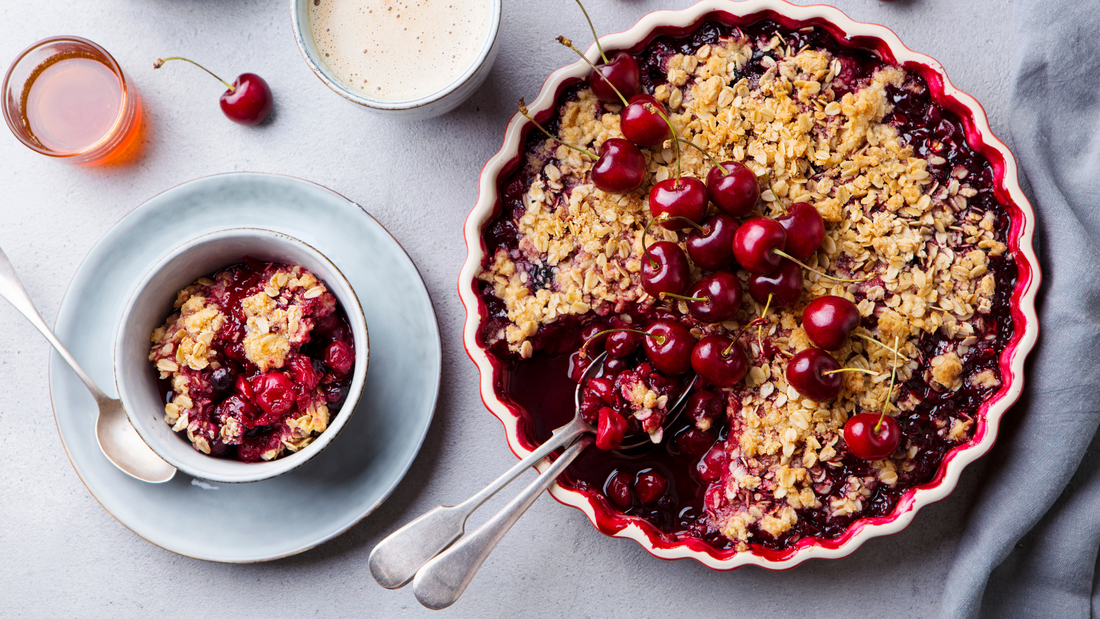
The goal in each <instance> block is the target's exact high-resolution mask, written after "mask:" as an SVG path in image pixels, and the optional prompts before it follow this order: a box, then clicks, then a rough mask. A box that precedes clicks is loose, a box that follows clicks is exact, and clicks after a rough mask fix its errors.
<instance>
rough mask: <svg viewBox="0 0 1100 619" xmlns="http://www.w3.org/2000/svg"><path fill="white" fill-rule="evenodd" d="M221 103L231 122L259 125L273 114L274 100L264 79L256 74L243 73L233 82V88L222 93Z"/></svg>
mask: <svg viewBox="0 0 1100 619" xmlns="http://www.w3.org/2000/svg"><path fill="white" fill-rule="evenodd" d="M219 102H220V103H221V106H222V113H223V114H225V116H226V117H227V118H229V120H232V121H233V122H235V123H240V124H242V125H258V124H260V123H262V122H263V121H264V119H266V118H267V116H268V115H269V114H271V108H272V106H273V105H274V98H272V96H271V88H270V87H268V85H267V82H266V81H264V78H262V77H260V76H259V75H256V74H255V73H241V74H240V75H238V76H237V79H235V80H233V88H231V89H229V90H227V91H225V92H224V93H222V96H221V98H220V99H219Z"/></svg>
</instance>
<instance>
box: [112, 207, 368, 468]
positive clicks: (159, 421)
mask: <svg viewBox="0 0 1100 619" xmlns="http://www.w3.org/2000/svg"><path fill="white" fill-rule="evenodd" d="M245 257H250V258H255V259H257V260H261V261H264V262H278V263H282V264H291V265H299V266H301V267H303V268H305V269H306V270H308V271H310V272H312V273H313V274H314V275H316V276H317V277H318V278H319V279H320V280H321V281H323V282H324V283H325V285H326V286H327V287H328V289H329V291H330V292H332V294H333V295H334V296H335V297H336V299H337V301H339V303H340V305H341V306H342V307H343V309H344V313H345V314H346V315H347V318H348V323H349V324H350V326H351V331H352V335H353V336H354V338H355V370H354V371H353V373H352V380H351V385H350V387H349V389H348V396H347V399H346V400H345V401H344V404H343V405H342V406H341V407H340V409H339V410H338V411H332V412H333V414H332V416H331V422H330V423H329V426H328V429H326V430H325V431H324V432H322V433H321V434H320V436H318V437H317V438H316V439H314V441H313V442H312V443H310V444H309V445H308V446H306V448H305V449H302V450H300V451H298V452H296V453H292V454H288V455H285V456H283V457H281V458H278V459H276V460H271V461H267V462H240V461H237V460H229V459H225V458H216V457H212V456H209V455H206V454H204V453H201V452H199V451H197V450H196V449H194V448H193V447H192V446H191V443H190V442H189V441H188V440H187V438H186V437H185V436H180V435H177V434H176V433H175V432H173V431H172V428H171V426H169V425H168V424H167V423H166V422H165V421H164V400H163V399H162V398H161V395H160V391H159V390H158V389H157V370H156V369H155V368H154V367H153V365H152V363H151V362H150V361H149V347H150V345H151V341H150V336H151V334H152V333H153V330H154V329H155V328H157V327H159V326H161V325H163V324H164V321H165V319H167V318H168V315H169V314H171V313H172V311H174V308H173V302H174V301H175V299H176V294H177V293H178V292H179V291H180V290H183V289H184V288H186V287H187V286H189V285H190V284H192V283H194V281H195V280H196V279H198V278H199V277H202V276H205V275H209V274H211V273H216V272H217V271H219V270H221V269H224V268H226V267H229V266H232V265H234V264H239V263H240V262H241V261H242V260H243V259H244V258H245ZM369 349H370V347H369V342H368V340H367V323H366V319H365V318H364V316H363V308H362V307H361V306H360V305H359V299H358V298H357V297H356V295H355V291H354V290H352V287H351V284H349V283H348V281H347V279H345V278H344V276H343V274H341V273H340V270H339V269H337V268H336V266H335V265H334V264H332V262H330V261H329V260H328V259H327V258H325V257H324V255H322V254H321V253H320V252H319V251H317V250H316V249H314V248H312V247H310V246H309V245H307V244H305V243H303V242H302V241H299V240H298V239H295V238H293V237H290V236H287V235H285V234H282V233H279V232H273V231H270V230H259V229H253V228H234V229H230V230H222V231H219V232H212V233H209V234H205V235H202V236H199V237H197V238H194V239H192V240H190V241H188V242H186V243H184V244H183V245H182V246H180V247H178V248H176V249H175V250H173V251H172V252H171V253H169V254H168V255H167V256H165V257H164V258H163V259H161V260H160V262H158V263H157V264H156V266H154V267H153V268H152V269H151V270H150V271H149V272H148V274H146V276H145V277H144V279H142V281H141V283H140V284H138V286H137V288H136V289H135V290H134V292H133V294H132V295H131V297H130V300H129V302H128V303H127V304H126V309H125V310H124V311H123V313H122V320H121V321H120V322H119V327H118V333H117V334H116V337H115V363H114V365H115V384H116V386H117V388H118V395H119V399H121V400H122V404H123V406H125V408H126V414H127V415H128V416H129V418H130V423H132V424H133V425H134V428H135V429H136V430H137V431H138V434H140V435H141V438H142V439H143V440H144V441H145V442H146V443H147V444H148V445H149V447H150V448H151V449H152V450H153V451H155V452H156V453H157V455H159V456H160V457H162V458H164V459H165V461H167V462H168V463H169V464H171V465H172V466H175V467H176V468H178V469H179V470H180V471H182V472H184V473H186V474H188V475H191V476H192V477H198V478H201V479H207V480H210V481H217V482H225V483H239V482H252V481H260V480H263V479H269V478H271V477H275V476H278V475H282V474H283V473H287V472H289V471H291V470H294V469H295V468H297V467H299V466H301V465H302V464H305V463H306V462H307V461H308V460H310V459H311V458H313V457H314V456H316V455H317V454H319V453H320V452H321V451H322V450H324V448H325V447H327V446H328V445H329V443H331V442H332V440H333V439H334V438H336V435H338V434H339V433H340V431H341V430H342V429H343V428H344V426H345V425H347V422H348V419H349V418H350V417H351V415H352V413H353V412H355V406H356V404H357V403H358V402H359V397H360V395H361V393H362V391H363V385H364V382H365V379H366V374H367V360H368V355H369Z"/></svg>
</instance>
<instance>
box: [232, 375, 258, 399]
mask: <svg viewBox="0 0 1100 619" xmlns="http://www.w3.org/2000/svg"><path fill="white" fill-rule="evenodd" d="M233 386H234V388H235V389H236V390H237V393H239V394H241V395H242V396H244V399H246V400H254V399H255V398H256V395H255V394H254V393H253V392H252V384H251V383H249V382H248V379H247V378H245V376H244V374H238V375H237V382H236V383H235V384H234V385H233Z"/></svg>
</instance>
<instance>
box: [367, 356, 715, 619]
mask: <svg viewBox="0 0 1100 619" xmlns="http://www.w3.org/2000/svg"><path fill="white" fill-rule="evenodd" d="M606 357H607V353H602V354H600V355H599V356H598V357H596V358H594V359H593V360H592V363H591V364H590V365H589V366H588V368H587V369H586V370H585V373H584V376H583V377H582V378H581V380H580V381H579V383H578V385H577V390H576V392H575V394H574V403H575V405H576V409H575V410H576V412H575V413H574V416H573V419H572V420H571V421H570V422H569V423H567V424H565V425H564V426H561V427H560V428H558V429H557V430H554V432H553V433H552V434H551V435H550V438H549V439H547V441H546V442H545V443H543V444H542V445H540V446H539V447H538V448H537V449H535V451H533V452H531V454H530V455H528V456H527V457H526V458H523V459H522V460H520V461H519V462H518V463H516V465H515V466H513V467H512V468H511V469H509V470H508V472H506V473H504V474H503V475H501V476H500V477H499V478H497V479H496V480H494V481H493V482H492V483H490V484H489V485H488V486H487V487H486V488H485V489H484V490H482V491H481V492H478V493H477V494H475V495H474V496H472V497H470V498H469V499H467V500H466V501H464V502H462V503H460V504H458V505H455V506H454V507H444V506H440V507H436V508H435V509H433V510H431V511H429V512H428V513H426V514H424V515H423V516H421V517H419V518H417V519H416V520H413V521H412V522H410V523H409V524H407V525H405V526H404V527H402V528H400V529H398V530H397V531H395V532H394V533H392V534H391V535H390V536H389V537H387V538H386V539H384V540H382V541H381V542H379V543H378V545H377V546H375V547H374V550H373V551H371V554H370V558H369V560H368V566H369V567H370V571H371V574H372V575H373V576H374V579H375V580H377V581H378V584H380V585H382V586H383V587H386V588H387V589H396V588H399V587H402V586H404V585H405V584H407V583H408V582H409V581H410V580H412V579H413V577H416V583H415V584H414V591H415V593H416V596H417V599H419V600H420V603H421V604H423V605H425V606H427V607H428V608H436V609H439V608H445V607H447V606H450V605H451V604H453V603H454V601H455V600H457V599H458V597H459V596H460V595H462V592H463V591H464V590H465V589H466V586H467V585H468V584H469V583H470V580H472V579H473V576H474V573H476V572H477V569H478V568H479V567H480V566H481V564H482V563H484V562H485V559H486V558H488V556H489V553H490V552H492V550H493V548H494V547H495V546H496V545H497V542H499V541H500V540H501V539H502V538H503V537H504V534H505V533H507V532H508V530H509V529H510V528H511V527H512V525H513V524H515V522H516V521H517V520H519V517H520V516H521V515H523V513H524V512H525V511H527V508H528V507H530V506H531V504H532V503H534V502H535V499H537V498H538V497H539V495H540V494H541V493H542V491H543V490H545V489H546V488H548V487H549V486H550V484H552V483H553V482H554V480H556V479H557V477H558V475H559V474H561V472H562V471H563V470H565V468H566V467H567V466H569V464H570V462H572V461H573V459H574V458H576V457H577V456H578V455H580V453H581V452H582V451H583V450H584V449H585V448H586V447H588V445H590V444H591V443H592V442H593V439H592V436H590V435H592V434H595V432H596V429H595V428H593V427H592V425H591V424H589V423H588V422H586V421H585V420H584V418H583V417H582V416H581V412H580V410H581V386H582V385H584V383H585V380H586V379H588V378H589V377H592V376H594V375H595V374H596V373H597V372H598V371H599V370H600V369H601V368H602V367H603V362H604V359H606ZM697 381H698V377H695V378H693V379H692V381H691V382H690V383H689V384H688V385H687V386H686V387H685V388H684V390H683V392H682V393H681V394H680V397H679V398H678V399H677V400H676V402H675V403H674V404H673V405H672V406H671V407H670V408H669V417H668V425H671V423H672V422H674V421H675V420H676V417H677V416H678V415H679V414H680V412H681V411H682V410H683V404H684V402H685V401H686V400H687V396H688V394H689V393H690V392H691V390H692V389H693V388H694V387H695V384H696V382H697ZM586 435H589V436H586ZM648 441H649V439H648V437H641V438H640V439H639V440H636V441H633V442H631V443H624V444H623V445H622V446H620V450H621V449H632V448H637V447H639V446H641V445H643V444H644V443H646V442H648ZM566 446H569V447H568V449H566V450H565V452H564V453H562V455H560V456H558V458H557V459H556V460H554V462H553V463H552V464H551V465H550V467H549V468H547V469H546V471H545V472H543V474H542V475H540V476H539V477H538V479H536V480H535V481H534V482H532V483H531V484H530V485H529V486H528V487H527V488H526V489H524V490H523V492H521V493H520V494H519V495H518V496H517V497H516V498H515V499H513V500H512V502H510V503H509V504H508V505H506V506H505V507H504V508H503V509H501V510H500V512H498V513H497V514H496V516H494V517H493V518H491V519H490V520H489V521H488V522H486V523H485V524H484V525H482V526H481V527H480V528H478V530H477V531H475V532H473V533H471V534H470V535H467V536H465V537H463V538H462V540H460V541H459V542H458V543H456V544H455V545H454V546H451V544H452V543H453V542H454V541H455V540H456V539H458V538H459V537H462V534H463V533H464V531H465V525H466V519H467V518H469V516H470V514H472V513H473V512H474V511H475V510H476V509H477V508H478V507H480V506H481V505H482V504H483V503H485V501H487V500H488V499H489V498H490V497H492V496H493V495H494V494H496V493H497V492H498V491H500V490H501V489H502V488H503V487H504V486H506V485H508V484H509V483H511V482H512V480H514V479H515V478H516V477H519V475H520V474H521V473H523V472H524V471H526V470H527V469H529V468H530V467H532V466H534V465H535V463H537V462H539V461H540V460H542V459H543V458H545V457H546V456H548V455H549V454H550V453H552V452H553V451H555V450H557V449H559V448H562V447H566ZM448 546H451V547H450V548H448ZM445 549H446V552H443V551H444V550H445ZM440 553H443V554H440ZM437 555H439V556H437Z"/></svg>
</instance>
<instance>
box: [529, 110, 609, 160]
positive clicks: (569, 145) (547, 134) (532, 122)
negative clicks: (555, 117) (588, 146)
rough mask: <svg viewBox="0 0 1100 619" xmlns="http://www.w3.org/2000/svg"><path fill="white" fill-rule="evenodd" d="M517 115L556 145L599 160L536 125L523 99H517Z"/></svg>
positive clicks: (589, 152)
mask: <svg viewBox="0 0 1100 619" xmlns="http://www.w3.org/2000/svg"><path fill="white" fill-rule="evenodd" d="M519 113H520V114H523V117H524V118H526V119H527V120H529V121H531V124H533V125H535V126H536V127H538V128H539V131H541V132H543V133H545V134H546V137H548V138H550V139H551V140H554V141H555V142H557V143H558V144H561V145H562V146H567V147H569V148H572V149H573V150H575V151H577V152H578V153H584V154H585V155H588V156H589V157H591V158H592V159H599V157H597V156H596V155H594V154H592V152H591V151H587V150H585V149H583V148H580V147H579V146H573V145H572V144H566V143H565V142H562V141H561V140H560V139H558V138H556V137H554V136H553V135H551V134H550V132H549V131H547V130H546V129H545V128H543V126H542V125H540V124H539V123H538V121H536V120H535V119H534V118H531V115H530V114H529V113H528V112H527V103H526V102H525V101H524V100H523V97H520V99H519Z"/></svg>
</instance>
